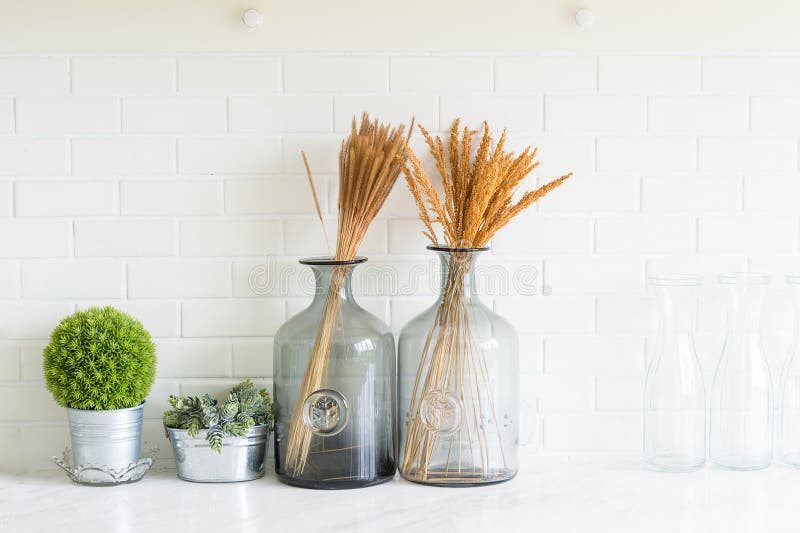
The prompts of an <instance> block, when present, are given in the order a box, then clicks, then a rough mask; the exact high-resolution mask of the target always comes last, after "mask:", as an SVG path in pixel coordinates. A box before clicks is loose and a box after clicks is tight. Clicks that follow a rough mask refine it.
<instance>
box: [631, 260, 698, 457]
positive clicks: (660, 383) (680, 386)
mask: <svg viewBox="0 0 800 533" xmlns="http://www.w3.org/2000/svg"><path fill="white" fill-rule="evenodd" d="M649 282H650V285H651V286H653V287H655V289H656V295H657V298H658V308H659V329H658V340H657V343H656V346H657V348H656V351H655V353H654V354H653V358H652V360H651V361H650V365H649V366H648V370H647V379H646V382H645V393H644V459H645V463H646V465H647V466H648V467H650V468H653V469H656V470H663V471H670V472H689V471H692V470H697V469H699V468H702V467H703V465H704V464H705V461H706V407H705V405H706V403H705V402H706V400H705V388H704V387H703V374H702V372H701V371H700V363H699V361H698V359H697V352H696V350H695V346H694V320H695V310H696V306H697V288H698V287H699V286H700V285H701V284H702V282H703V278H702V277H700V276H697V275H691V274H662V275H655V276H651V277H650V278H649Z"/></svg>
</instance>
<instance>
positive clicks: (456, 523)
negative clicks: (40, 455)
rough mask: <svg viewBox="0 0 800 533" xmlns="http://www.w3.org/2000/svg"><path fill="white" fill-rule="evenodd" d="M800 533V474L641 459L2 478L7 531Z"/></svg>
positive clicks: (0, 500)
mask: <svg viewBox="0 0 800 533" xmlns="http://www.w3.org/2000/svg"><path fill="white" fill-rule="evenodd" d="M39 531H42V532H59V533H65V532H66V533H70V532H81V533H94V532H102V533H117V532H126V533H127V532H136V533H138V532H146V533H158V532H170V533H178V532H192V533H194V532H209V533H227V532H237V533H239V532H245V533H246V532H283V531H291V532H299V531H303V532H304V531H335V532H351V531H353V532H394V531H397V532H400V531H402V532H404V533H408V532H417V531H436V532H440V533H445V532H472V531H486V532H495V531H520V532H534V531H535V532H548V533H549V532H567V531H568V532H582V531H591V532H605V531H608V532H613V533H624V532H629V531H630V532H633V531H636V532H647V533H660V532H664V533H680V532H685V531H692V532H695V531H696V532H703V533H708V532H720V533H722V532H724V533H732V532H733V533H735V532H769V533H776V532H784V531H786V532H788V531H792V532H796V531H800V471H798V470H792V469H789V468H785V467H782V466H777V465H775V466H773V467H771V468H769V469H767V470H762V471H758V472H729V471H722V470H716V469H713V468H706V469H704V470H702V471H699V472H695V473H692V474H661V473H654V472H649V471H646V470H643V469H642V467H641V465H640V463H639V462H638V460H635V459H625V460H621V459H613V460H609V459H598V460H597V461H596V462H583V461H582V462H580V463H574V462H561V461H555V460H554V461H552V462H547V461H545V462H537V463H536V464H535V465H531V466H529V467H527V468H525V469H523V470H522V471H521V472H520V474H519V475H518V476H517V478H516V479H514V480H512V481H510V482H507V483H503V484H500V485H494V486H490V487H480V488H453V489H443V488H435V487H426V486H420V485H415V484H412V483H408V482H406V481H403V480H400V479H395V480H394V481H392V482H390V483H386V484H383V485H379V486H377V487H372V488H367V489H359V490H350V491H313V490H306V489H298V488H293V487H289V486H286V485H283V484H281V483H279V482H278V481H277V480H276V479H275V477H274V475H272V474H271V472H268V473H267V476H266V477H265V478H263V479H260V480H256V481H251V482H246V483H233V484H198V483H188V482H184V481H180V480H178V479H177V478H176V477H175V474H174V473H173V472H169V471H155V472H150V473H149V474H148V475H147V476H146V477H145V478H144V479H143V480H142V481H140V482H139V483H135V484H132V485H126V486H120V487H111V488H99V487H82V486H78V485H74V484H72V483H71V482H69V481H68V480H67V479H66V477H65V476H63V475H62V474H61V473H59V472H57V471H52V472H40V473H33V474H27V475H13V476H12V475H8V474H5V475H4V474H0V532H3V533H29V532H39Z"/></svg>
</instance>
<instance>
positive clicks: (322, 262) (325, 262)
mask: <svg viewBox="0 0 800 533" xmlns="http://www.w3.org/2000/svg"><path fill="white" fill-rule="evenodd" d="M366 262H367V258H366V257H364V256H363V255H357V256H355V257H354V258H353V259H334V258H333V256H330V255H321V256H316V257H303V258H302V259H300V264H301V265H309V266H346V265H360V264H361V263H366Z"/></svg>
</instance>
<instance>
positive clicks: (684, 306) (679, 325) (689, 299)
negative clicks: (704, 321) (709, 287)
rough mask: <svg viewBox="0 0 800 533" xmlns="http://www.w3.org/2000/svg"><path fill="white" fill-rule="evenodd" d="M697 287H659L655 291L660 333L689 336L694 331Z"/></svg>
mask: <svg viewBox="0 0 800 533" xmlns="http://www.w3.org/2000/svg"><path fill="white" fill-rule="evenodd" d="M697 290H698V288H697V286H659V287H657V289H656V298H657V300H658V310H659V318H660V324H661V331H662V333H665V334H668V335H676V334H677V335H683V334H685V335H689V334H691V332H692V331H693V330H694V323H695V317H696V309H697Z"/></svg>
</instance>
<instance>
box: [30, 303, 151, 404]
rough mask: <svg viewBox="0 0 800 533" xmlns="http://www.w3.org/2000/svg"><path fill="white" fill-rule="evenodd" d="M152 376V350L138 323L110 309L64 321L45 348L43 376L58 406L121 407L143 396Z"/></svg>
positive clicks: (95, 309) (93, 310)
mask: <svg viewBox="0 0 800 533" xmlns="http://www.w3.org/2000/svg"><path fill="white" fill-rule="evenodd" d="M155 376H156V346H155V343H153V340H152V339H151V338H150V334H149V333H148V332H147V330H146V329H144V327H143V326H142V324H141V323H140V322H139V321H138V320H136V319H135V318H133V317H132V316H130V315H128V314H126V313H123V312H122V311H119V310H118V309H114V308H113V307H104V308H102V309H101V308H98V307H91V308H89V309H86V310H85V311H77V312H75V313H73V314H71V315H70V316H68V317H66V318H64V319H63V320H62V321H61V323H60V324H59V325H58V326H56V328H55V329H54V330H53V333H52V334H51V335H50V344H48V345H47V347H46V348H45V349H44V378H45V382H46V384H47V388H48V389H49V390H50V392H51V393H53V397H54V398H55V400H56V402H58V404H59V405H62V406H64V407H71V408H73V409H92V410H107V409H125V408H128V407H136V406H138V405H141V403H142V402H143V401H144V400H145V398H147V395H148V393H149V392H150V387H151V386H152V385H153V381H154V380H155Z"/></svg>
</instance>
